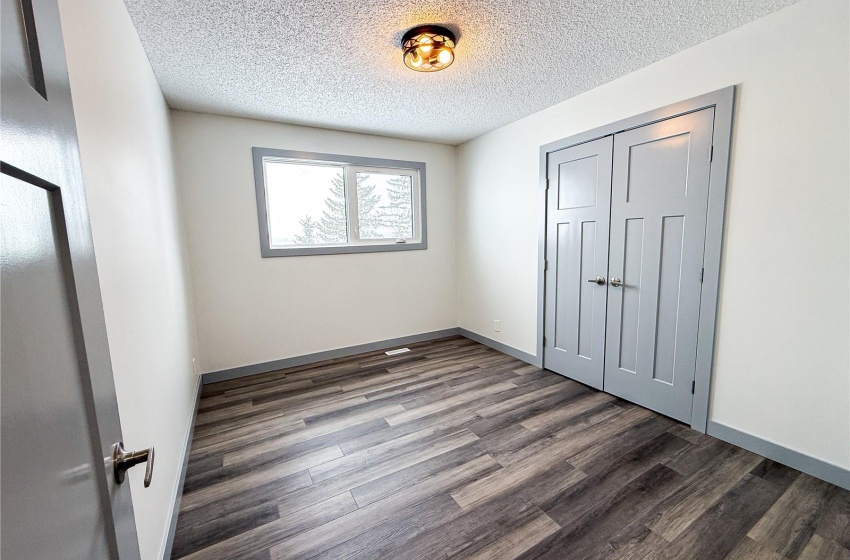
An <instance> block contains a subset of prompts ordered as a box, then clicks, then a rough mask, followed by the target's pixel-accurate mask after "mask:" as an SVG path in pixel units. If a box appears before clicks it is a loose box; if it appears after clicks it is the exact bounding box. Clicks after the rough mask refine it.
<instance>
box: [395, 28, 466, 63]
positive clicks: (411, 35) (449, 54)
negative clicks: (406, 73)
mask: <svg viewBox="0 0 850 560" xmlns="http://www.w3.org/2000/svg"><path fill="white" fill-rule="evenodd" d="M456 42H457V40H456V39H455V35H454V33H452V32H451V31H449V30H448V29H446V28H445V27H441V26H439V25H420V26H418V27H414V28H413V29H411V30H410V31H408V32H407V33H405V34H404V37H402V39H401V48H402V49H404V64H405V65H406V66H407V67H408V68H410V69H411V70H416V71H417V72H437V71H438V70H442V69H444V68H448V67H449V66H450V65H451V63H452V62H454V60H455V43H456Z"/></svg>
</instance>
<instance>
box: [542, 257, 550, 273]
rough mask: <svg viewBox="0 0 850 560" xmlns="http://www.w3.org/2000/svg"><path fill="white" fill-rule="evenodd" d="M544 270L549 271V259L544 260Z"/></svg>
mask: <svg viewBox="0 0 850 560" xmlns="http://www.w3.org/2000/svg"><path fill="white" fill-rule="evenodd" d="M543 270H549V259H544V260H543Z"/></svg>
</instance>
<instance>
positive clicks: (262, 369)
mask: <svg viewBox="0 0 850 560" xmlns="http://www.w3.org/2000/svg"><path fill="white" fill-rule="evenodd" d="M457 334H458V328H457V327H452V328H450V329H442V330H439V331H431V332H426V333H420V334H412V335H409V336H401V337H398V338H392V339H390V340H382V341H379V342H368V343H366V344H358V345H356V346H348V347H346V348H337V349H335V350H325V351H323V352H315V353H313V354H304V355H303V356H293V357H291V358H283V359H281V360H273V361H271V362H263V363H261V364H250V365H247V366H239V367H235V368H230V369H223V370H219V371H213V372H210V373H205V374H203V375H202V376H201V379H202V381H203V383H204V385H206V384H208V383H216V382H217V381H227V380H228V379H236V378H238V377H247V376H249V375H256V374H258V373H268V372H270V371H277V370H280V369H286V368H290V367H295V366H303V365H306V364H314V363H316V362H323V361H325V360H333V359H335V358H345V357H347V356H354V355H356V354H363V353H365V352H374V351H375V350H386V349H387V348H395V347H396V346H404V345H405V344H413V343H415V342H424V341H426V340H435V339H437V338H445V337H447V336H456V335H457Z"/></svg>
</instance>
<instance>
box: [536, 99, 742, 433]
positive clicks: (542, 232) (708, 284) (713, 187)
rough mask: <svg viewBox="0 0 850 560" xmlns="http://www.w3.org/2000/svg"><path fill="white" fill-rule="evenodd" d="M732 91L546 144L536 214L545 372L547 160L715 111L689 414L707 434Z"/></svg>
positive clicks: (539, 314)
mask: <svg viewBox="0 0 850 560" xmlns="http://www.w3.org/2000/svg"><path fill="white" fill-rule="evenodd" d="M734 104H735V86H734V85H732V86H728V87H726V88H723V89H719V90H716V91H712V92H710V93H706V94H704V95H700V96H698V97H693V98H691V99H686V100H684V101H680V102H678V103H673V104H672V105H667V106H666V107H662V108H660V109H656V110H654V111H648V112H646V113H641V114H640V115H635V116H633V117H629V118H627V119H622V120H619V121H617V122H614V123H611V124H607V125H604V126H600V127H598V128H594V129H592V130H588V131H586V132H582V133H579V134H574V135H572V136H568V137H567V138H563V139H561V140H556V141H555V142H550V143H548V144H544V145H543V146H541V147H540V187H539V196H540V202H539V203H538V208H540V211H539V212H540V213H539V215H538V222H539V230H538V251H537V260H538V263H537V361H538V362H539V363H537V364H535V365H538V366H539V367H543V352H544V348H543V325H544V318H545V317H544V313H545V303H546V302H545V297H546V272H545V265H546V210H547V208H546V205H547V197H546V188H547V182H548V177H547V167H548V162H549V154H550V153H552V152H557V151H559V150H563V149H566V148H570V147H572V146H576V145H578V144H584V143H586V142H591V141H593V140H597V139H599V138H602V137H603V136H609V135H612V134H617V133H620V132H625V131H627V130H631V129H633V128H638V127H641V126H645V125H648V124H653V123H656V122H659V121H663V120H667V119H670V118H673V117H678V116H681V115H684V114H687V113H693V112H695V111H700V110H702V109H707V108H709V107H714V130H713V131H712V150H713V152H712V156H713V157H712V160H711V168H710V174H709V184H708V215H707V216H706V228H705V230H706V231H705V253H704V256H703V265H704V270H705V274H704V277H703V283H702V292H701V295H700V313H699V330H698V333H697V357H696V370H695V374H694V402H693V409H692V411H691V428H693V429H694V430H697V431H699V432H702V433H705V431H706V427H707V424H708V406H709V398H710V391H711V374H712V368H713V362H714V344H715V338H716V327H717V300H718V291H719V289H720V272H721V256H722V251H723V228H724V218H725V213H726V195H727V189H728V176H729V160H730V155H731V152H730V149H731V144H732V120H733V118H734V114H733V113H734Z"/></svg>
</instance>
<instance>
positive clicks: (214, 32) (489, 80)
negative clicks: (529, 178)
mask: <svg viewBox="0 0 850 560" xmlns="http://www.w3.org/2000/svg"><path fill="white" fill-rule="evenodd" d="M794 2H795V0H537V1H522V0H490V1H483V0H458V1H447V0H433V1H424V2H410V1H401V0H313V1H304V0H301V1H296V0H277V1H275V0H242V1H236V0H232V1H231V0H218V1H209V0H207V1H202V0H125V3H126V5H127V8H128V10H129V12H130V16H131V18H132V19H133V22H134V24H135V26H136V28H137V30H138V33H139V36H140V38H141V41H142V44H143V45H144V48H145V51H146V52H147V55H148V57H149V59H150V61H151V64H152V66H153V69H154V72H155V73H156V76H157V78H158V80H159V83H160V85H161V87H162V90H163V92H164V94H165V98H166V100H167V101H168V104H169V105H170V106H171V107H173V108H176V109H186V110H191V111H200V112H208V113H218V114H223V115H233V116H240V117H250V118H257V119H264V120H271V121H281V122H287V123H293V124H302V125H309V126H318V127H324V128H333V129H338V130H349V131H355V132H365V133H373V134H380V135H385V136H396V137H401V138H411V139H417V140H429V141H434V142H442V143H447V144H459V143H461V142H464V141H466V140H470V139H472V138H475V137H476V136H480V135H481V134H484V133H485V132H488V131H490V130H493V129H495V128H498V127H499V126H502V125H504V124H507V123H509V122H513V121H515V120H517V119H520V118H522V117H524V116H527V115H529V114H531V113H534V112H536V111H539V110H541V109H544V108H546V107H549V106H551V105H554V104H556V103H558V102H560V101H563V100H565V99H568V98H570V97H573V96H575V95H578V94H580V93H582V92H584V91H587V90H589V89H592V88H594V87H596V86H598V85H600V84H603V83H605V82H608V81H611V80H613V79H615V78H618V77H620V76H623V75H625V74H628V73H629V72H632V71H634V70H637V69H639V68H642V67H644V66H646V65H648V64H651V63H653V62H655V61H657V60H660V59H662V58H665V57H667V56H670V55H672V54H674V53H676V52H679V51H681V50H684V49H686V48H688V47H691V46H693V45H696V44H698V43H701V42H703V41H705V40H707V39H710V38H712V37H714V36H716V35H719V34H721V33H724V32H726V31H729V30H731V29H734V28H736V27H739V26H741V25H743V24H745V23H747V22H750V21H752V20H754V19H757V18H759V17H762V16H764V15H767V14H769V13H771V12H773V11H775V10H778V9H780V8H782V7H784V6H787V5H790V4H793V3H794ZM423 23H439V24H441V25H445V26H446V27H449V28H450V29H452V30H453V31H455V32H456V34H457V35H458V37H459V41H458V46H457V49H456V55H457V56H456V60H455V62H454V64H452V66H450V67H449V68H448V69H446V70H443V71H441V72H436V73H431V74H427V73H419V72H413V71H411V70H409V69H408V68H406V67H405V66H404V63H403V62H402V51H401V48H400V41H401V36H402V34H403V33H404V32H405V31H406V30H407V29H409V28H410V27H413V26H415V25H419V24H423Z"/></svg>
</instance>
